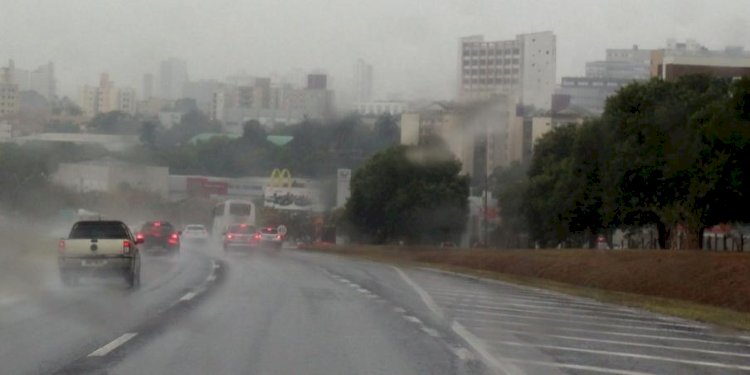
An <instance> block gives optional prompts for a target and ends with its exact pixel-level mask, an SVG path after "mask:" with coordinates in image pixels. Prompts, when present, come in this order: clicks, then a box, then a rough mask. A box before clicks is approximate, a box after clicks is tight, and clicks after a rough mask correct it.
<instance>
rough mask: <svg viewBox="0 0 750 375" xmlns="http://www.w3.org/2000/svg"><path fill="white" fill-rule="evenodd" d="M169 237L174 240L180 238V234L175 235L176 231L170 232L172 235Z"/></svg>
mask: <svg viewBox="0 0 750 375" xmlns="http://www.w3.org/2000/svg"><path fill="white" fill-rule="evenodd" d="M170 238H171V239H173V240H176V239H178V238H180V236H179V235H177V233H172V236H171V237H170Z"/></svg>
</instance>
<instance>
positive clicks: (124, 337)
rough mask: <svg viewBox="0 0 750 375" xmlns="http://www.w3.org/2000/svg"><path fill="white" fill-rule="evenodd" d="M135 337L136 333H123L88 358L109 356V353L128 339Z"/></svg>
mask: <svg viewBox="0 0 750 375" xmlns="http://www.w3.org/2000/svg"><path fill="white" fill-rule="evenodd" d="M136 335H138V334H137V333H124V334H123V335H122V336H120V337H118V338H116V339H114V340H112V341H110V342H109V344H107V345H104V346H102V347H101V348H99V349H96V350H94V351H93V352H91V354H89V355H88V356H89V357H103V356H105V355H107V354H109V352H111V351H113V350H115V349H117V348H118V347H119V346H121V345H122V344H124V343H126V342H128V341H130V339H132V338H133V337H135V336H136Z"/></svg>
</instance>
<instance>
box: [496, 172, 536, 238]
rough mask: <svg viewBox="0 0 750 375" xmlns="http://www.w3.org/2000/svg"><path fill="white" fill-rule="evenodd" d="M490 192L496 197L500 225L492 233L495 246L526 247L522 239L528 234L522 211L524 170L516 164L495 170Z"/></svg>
mask: <svg viewBox="0 0 750 375" xmlns="http://www.w3.org/2000/svg"><path fill="white" fill-rule="evenodd" d="M490 181H492V192H493V194H494V195H495V197H497V203H498V207H497V208H498V212H499V217H500V225H499V226H498V228H497V230H496V231H495V233H494V237H495V240H494V241H493V242H494V243H495V245H497V246H499V247H503V248H520V247H525V246H528V244H526V243H524V242H523V241H522V238H523V237H525V235H526V234H527V233H528V223H527V221H526V216H525V213H524V210H523V197H524V194H525V191H526V189H527V188H528V179H527V177H526V168H525V167H524V166H523V165H521V164H520V163H518V162H514V163H512V164H511V165H510V166H508V167H504V168H497V169H495V170H494V171H493V173H492V176H491V177H490Z"/></svg>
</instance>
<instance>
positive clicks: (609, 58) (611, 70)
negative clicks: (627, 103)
mask: <svg viewBox="0 0 750 375" xmlns="http://www.w3.org/2000/svg"><path fill="white" fill-rule="evenodd" d="M651 53H652V51H651V50H647V49H639V48H638V46H637V45H634V46H633V48H611V49H607V51H606V58H605V60H602V61H590V62H587V63H586V76H585V77H562V81H561V84H560V87H559V88H558V89H557V90H556V91H555V95H556V97H557V98H566V99H567V101H568V105H567V106H566V107H574V108H578V109H580V110H584V111H586V112H589V113H590V114H594V115H598V114H600V113H602V112H603V111H604V104H605V102H606V100H607V98H608V97H610V96H612V95H614V94H615V92H617V90H619V89H620V88H621V87H623V86H625V85H628V84H630V83H632V82H633V81H641V80H646V79H648V78H649V75H650V65H651V60H650V59H651ZM553 107H556V106H553ZM552 109H553V112H558V111H560V110H561V109H562V108H552Z"/></svg>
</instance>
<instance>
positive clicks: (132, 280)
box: [57, 220, 142, 287]
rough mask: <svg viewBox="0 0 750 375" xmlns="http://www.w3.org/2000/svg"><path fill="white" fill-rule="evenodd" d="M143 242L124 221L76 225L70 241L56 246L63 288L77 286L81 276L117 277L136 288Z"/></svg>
mask: <svg viewBox="0 0 750 375" xmlns="http://www.w3.org/2000/svg"><path fill="white" fill-rule="evenodd" d="M140 242H142V240H138V239H136V238H135V237H133V233H132V232H131V231H130V229H129V228H128V226H127V225H125V223H123V222H121V221H105V220H98V221H79V222H77V223H75V224H74V225H73V228H72V229H71V230H70V235H68V238H64V239H60V241H59V243H58V245H57V255H58V258H57V259H58V262H57V263H58V266H59V268H60V277H61V278H62V281H63V284H65V285H75V284H77V283H78V279H79V277H80V276H97V277H101V276H104V277H108V276H115V277H123V278H124V279H125V281H126V282H127V283H128V286H130V287H137V286H138V285H139V284H140V281H141V255H140V251H139V250H138V244H139V243H140Z"/></svg>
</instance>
